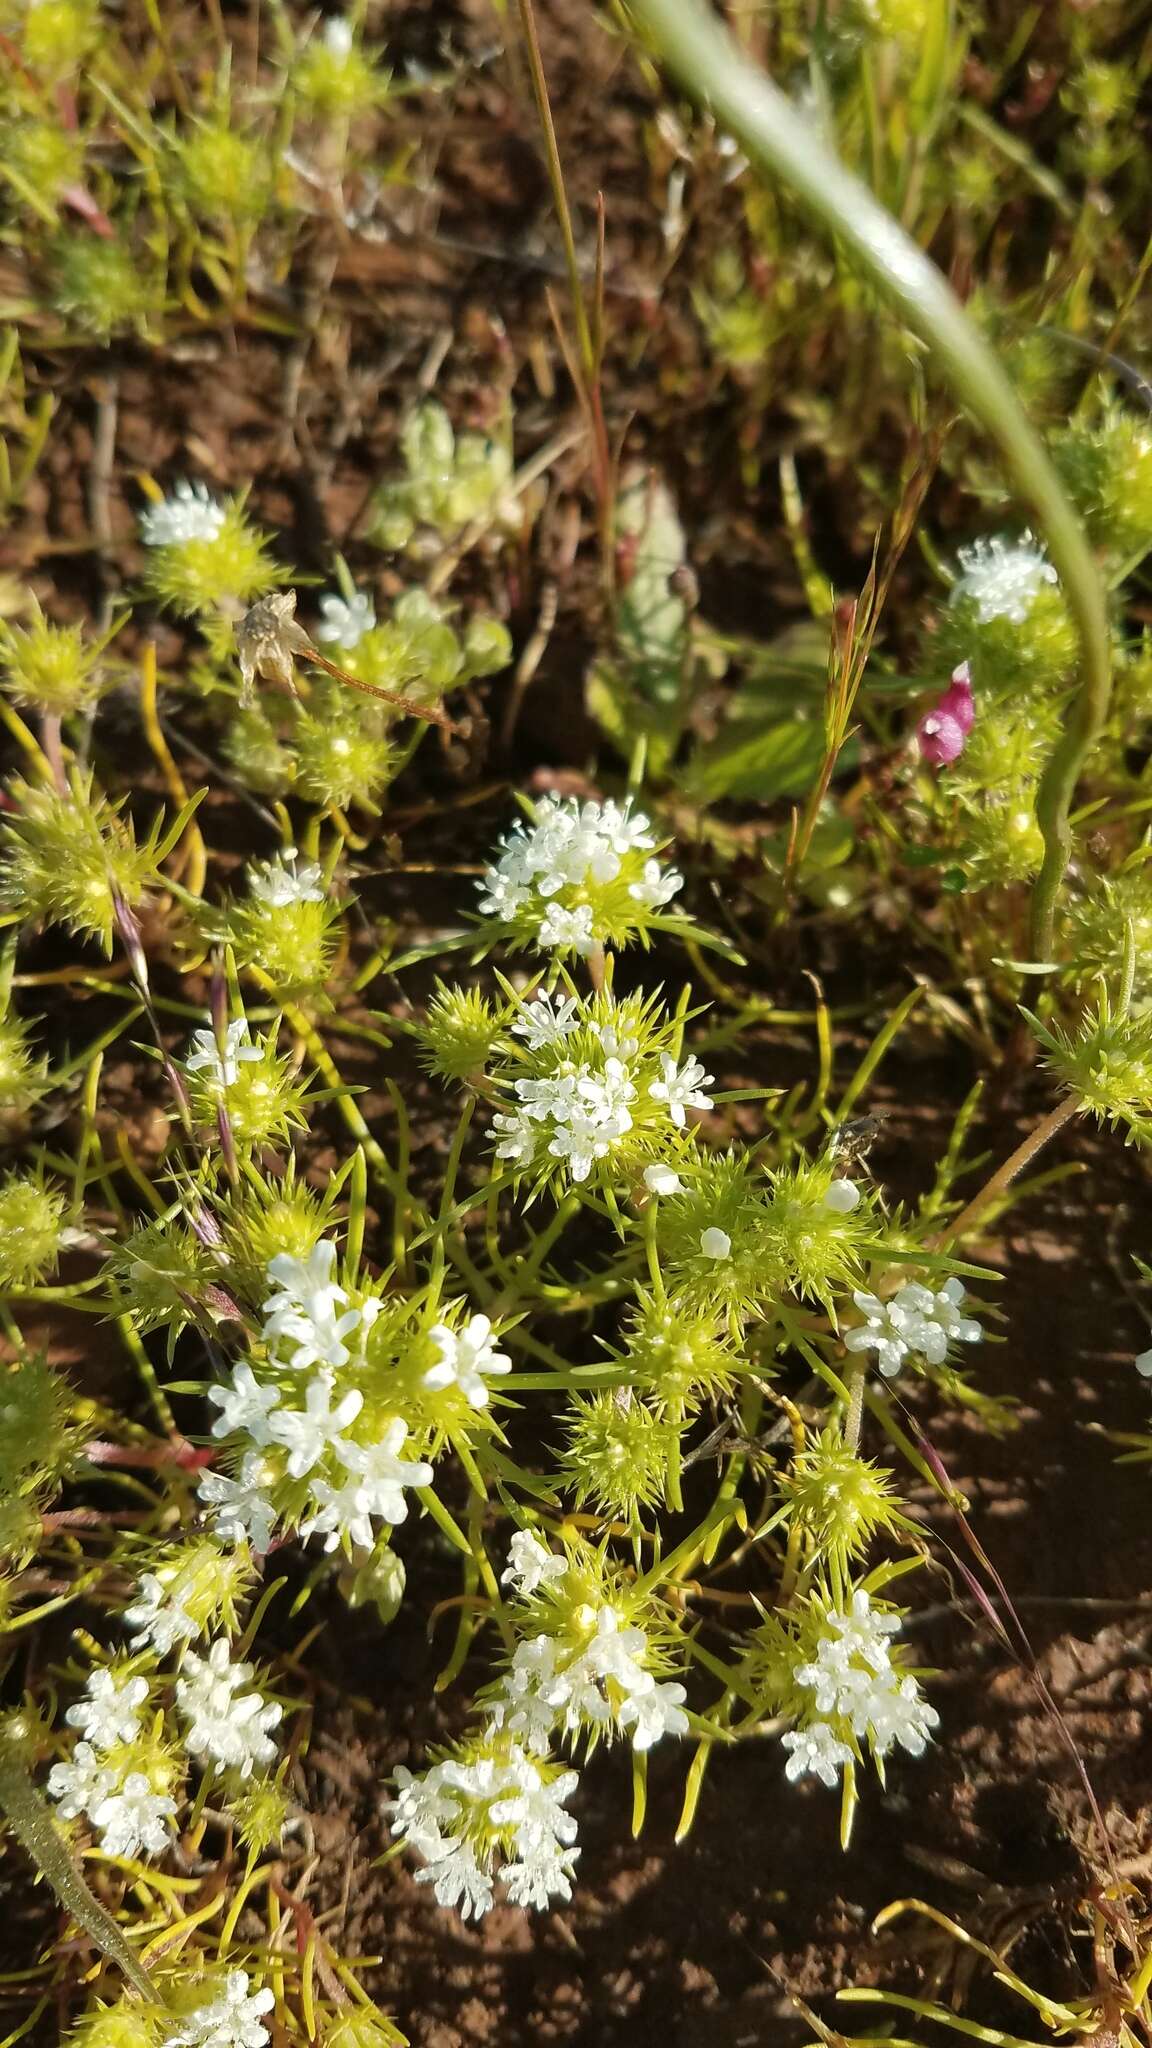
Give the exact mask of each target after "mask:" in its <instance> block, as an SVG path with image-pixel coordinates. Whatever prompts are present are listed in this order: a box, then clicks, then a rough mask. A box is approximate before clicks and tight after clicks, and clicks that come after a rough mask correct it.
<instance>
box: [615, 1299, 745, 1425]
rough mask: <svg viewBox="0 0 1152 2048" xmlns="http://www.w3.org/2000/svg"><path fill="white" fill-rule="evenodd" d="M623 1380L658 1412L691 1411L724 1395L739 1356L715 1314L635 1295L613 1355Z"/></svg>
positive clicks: (679, 1413)
mask: <svg viewBox="0 0 1152 2048" xmlns="http://www.w3.org/2000/svg"><path fill="white" fill-rule="evenodd" d="M612 1356H613V1358H614V1359H616V1360H617V1361H618V1363H619V1364H620V1365H621V1366H622V1367H623V1369H624V1371H625V1373H626V1374H627V1384H628V1385H629V1386H630V1387H632V1388H633V1389H634V1390H635V1391H636V1392H637V1393H639V1394H642V1395H643V1396H644V1397H645V1399H646V1400H648V1401H650V1402H651V1403H652V1406H653V1407H654V1409H655V1410H656V1412H657V1414H662V1413H665V1412H667V1413H669V1414H671V1415H675V1416H679V1417H687V1416H691V1415H694V1414H695V1413H696V1412H697V1410H698V1409H699V1408H700V1406H701V1404H702V1403H703V1402H704V1401H709V1400H716V1399H718V1398H719V1396H720V1395H722V1394H726V1393H728V1392H729V1391H730V1390H731V1388H732V1385H733V1383H734V1381H735V1379H736V1376H737V1374H738V1373H739V1371H740V1368H741V1365H742V1364H743V1362H744V1361H743V1359H742V1356H741V1353H740V1352H739V1351H738V1350H737V1349H736V1347H735V1346H734V1345H733V1343H732V1342H731V1339H730V1338H729V1336H728V1334H727V1332H726V1330H725V1327H724V1325H723V1323H722V1321H721V1318H720V1316H719V1315H717V1314H715V1313H714V1312H712V1311H710V1310H707V1309H705V1310H693V1309H690V1308H689V1307H688V1306H687V1305H686V1304H685V1303H684V1302H683V1301H679V1300H678V1301H677V1302H676V1304H675V1306H674V1307H673V1306H670V1305H669V1303H668V1302H667V1301H664V1300H659V1299H657V1298H656V1297H655V1296H654V1295H652V1294H649V1293H646V1292H645V1291H644V1290H643V1289H642V1288H638V1289H637V1291H636V1298H635V1302H634V1304H633V1307H632V1309H631V1310H630V1312H629V1316H628V1321H627V1323H626V1324H625V1330H624V1343H623V1345H622V1347H621V1349H620V1350H618V1351H614V1352H613V1353H612Z"/></svg>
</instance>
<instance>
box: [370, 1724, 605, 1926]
mask: <svg viewBox="0 0 1152 2048" xmlns="http://www.w3.org/2000/svg"><path fill="white" fill-rule="evenodd" d="M396 1782H397V1785H398V1786H399V1797H398V1798H396V1799H394V1800H392V1801H391V1802H390V1804H389V1809H388V1810H389V1813H390V1815H391V1820H392V1828H393V1831H394V1833H396V1834H397V1835H403V1836H404V1837H406V1839H407V1841H408V1843H409V1845H410V1847H411V1848H413V1849H415V1850H416V1852H417V1854H418V1855H420V1856H422V1857H423V1858H424V1862H425V1866H426V1867H425V1868H424V1869H423V1870H419V1871H417V1873H416V1878H417V1883H419V1884H430V1885H432V1886H434V1888H435V1892H436V1897H437V1899H438V1901H439V1903H440V1904H441V1905H442V1906H459V1908H460V1911H461V1913H462V1915H463V1917H464V1919H466V1920H467V1919H469V1918H472V1917H475V1918H477V1919H478V1918H479V1917H480V1915H481V1914H482V1913H486V1912H487V1911H488V1908H489V1907H490V1906H491V1904H492V1897H493V1878H494V1876H495V1875H497V1874H498V1875H499V1877H500V1880H501V1882H502V1884H503V1885H504V1888H505V1890H506V1892H507V1894H508V1897H509V1899H510V1900H511V1901H512V1903H513V1904H514V1905H519V1906H545V1905H547V1903H548V1901H549V1899H550V1898H561V1899H569V1898H571V1896H572V1877H573V1873H574V1867H575V1863H576V1859H577V1857H578V1855H579V1853H580V1852H579V1850H578V1849H576V1848H574V1847H573V1844H574V1842H575V1840H576V1822H575V1821H574V1820H573V1818H572V1815H571V1814H570V1813H568V1812H567V1811H566V1809H565V1801H566V1800H568V1799H570V1798H571V1796H572V1794H573V1792H574V1791H575V1790H576V1786H577V1783H578V1782H579V1781H578V1778H577V1774H576V1772H575V1771H561V1772H559V1773H551V1774H550V1773H549V1772H548V1771H547V1768H546V1767H545V1766H543V1765H542V1764H541V1763H540V1762H539V1761H538V1760H537V1759H536V1758H535V1757H533V1756H529V1755H528V1754H527V1753H526V1752H525V1751H524V1750H523V1749H521V1748H520V1746H519V1745H518V1744H517V1743H515V1742H513V1743H504V1744H500V1745H499V1746H497V1745H493V1748H492V1750H491V1752H490V1753H489V1754H486V1755H485V1754H481V1755H479V1756H477V1757H475V1758H473V1759H472V1760H471V1761H467V1760H456V1759H454V1758H447V1759H446V1760H445V1761H444V1762H443V1763H438V1764H434V1765H433V1766H432V1768H431V1770H428V1771H425V1772H424V1774H423V1776H422V1777H414V1776H413V1774H412V1773H411V1772H410V1771H407V1770H404V1769H403V1768H401V1769H399V1770H398V1771H397V1773H396ZM498 1855H499V1856H502V1857H503V1862H502V1865H501V1866H500V1868H499V1870H498V1871H497V1869H496V1863H497V1857H498Z"/></svg>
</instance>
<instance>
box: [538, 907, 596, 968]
mask: <svg viewBox="0 0 1152 2048" xmlns="http://www.w3.org/2000/svg"><path fill="white" fill-rule="evenodd" d="M536 937H537V939H538V940H539V942H540V944H541V945H542V946H571V947H572V950H573V951H574V952H576V953H579V954H580V956H581V958H582V959H587V957H588V955H589V954H590V953H592V952H594V951H595V948H596V941H595V939H594V938H593V936H592V905H591V904H590V903H580V904H577V906H576V908H575V910H564V909H562V908H561V906H560V904H559V903H550V904H549V905H548V909H547V912H546V913H545V915H544V916H543V917H542V918H541V920H540V926H539V929H538V931H537V933H536Z"/></svg>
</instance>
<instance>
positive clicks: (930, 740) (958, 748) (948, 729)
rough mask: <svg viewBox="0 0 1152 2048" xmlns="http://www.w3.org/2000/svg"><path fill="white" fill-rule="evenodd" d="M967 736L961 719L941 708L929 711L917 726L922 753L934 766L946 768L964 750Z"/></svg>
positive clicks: (917, 736)
mask: <svg viewBox="0 0 1152 2048" xmlns="http://www.w3.org/2000/svg"><path fill="white" fill-rule="evenodd" d="M967 737H968V735H967V732H966V731H965V729H964V727H963V726H962V725H961V724H960V721H959V719H957V718H953V717H951V716H950V715H949V714H948V712H946V711H941V710H939V709H937V710H935V711H929V712H927V713H926V714H925V716H924V717H923V718H922V719H921V720H920V723H919V725H918V726H917V727H916V738H917V740H918V741H919V743H920V752H921V755H922V756H923V758H924V760H925V761H928V762H930V763H931V765H932V767H933V768H944V767H946V766H947V764H948V762H949V761H955V760H956V759H957V758H958V756H959V755H961V754H962V753H963V752H964V742H965V740H966V739H967Z"/></svg>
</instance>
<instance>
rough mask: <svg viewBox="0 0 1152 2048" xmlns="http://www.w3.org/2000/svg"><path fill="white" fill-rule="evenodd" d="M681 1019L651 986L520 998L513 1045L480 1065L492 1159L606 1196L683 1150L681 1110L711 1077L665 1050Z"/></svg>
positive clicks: (541, 1180) (705, 1104) (696, 1102)
mask: <svg viewBox="0 0 1152 2048" xmlns="http://www.w3.org/2000/svg"><path fill="white" fill-rule="evenodd" d="M681 1029H682V1020H680V1019H679V1018H673V1017H669V1015H668V1014H667V1012H666V1011H665V1010H664V1009H663V1008H662V1006H661V1004H660V1001H659V998H658V997H655V996H650V997H641V996H628V997H626V998H625V999H624V1000H623V1001H622V1002H617V1001H616V1000H615V998H614V997H612V996H611V995H609V994H607V993H601V994H599V995H596V996H593V997H591V998H581V997H579V996H574V995H568V994H565V993H564V992H563V991H558V992H556V993H553V994H549V993H544V994H542V995H538V996H535V997H534V998H533V999H532V1000H531V1001H529V1002H525V1003H522V1004H520V1006H519V1008H518V1010H517V1013H516V1015H515V1017H514V1019H513V1021H512V1022H511V1023H510V1025H509V1036H510V1038H511V1040H512V1041H513V1042H514V1045H515V1050H514V1051H509V1052H506V1053H504V1054H503V1056H502V1057H497V1058H496V1059H495V1060H494V1061H493V1063H492V1065H491V1067H490V1070H489V1078H490V1079H491V1080H492V1081H493V1082H494V1083H495V1085H496V1087H497V1088H498V1089H499V1090H500V1093H501V1098H502V1100H503V1101H504V1102H506V1103H507V1108H506V1109H501V1110H499V1111H498V1112H497V1114H496V1115H495V1117H494V1118H493V1121H492V1133H493V1137H494V1138H495V1140H496V1157H497V1159H498V1160H507V1161H508V1162H509V1163H510V1164H511V1165H512V1166H513V1167H514V1168H515V1170H516V1172H517V1173H519V1174H524V1175H526V1176H529V1177H531V1179H532V1180H533V1182H534V1184H535V1186H537V1187H542V1186H544V1185H547V1184H549V1183H550V1184H552V1185H553V1186H554V1187H557V1188H564V1187H567V1186H569V1185H573V1184H574V1185H576V1186H581V1185H583V1184H584V1183H588V1184H589V1185H591V1186H593V1187H596V1188H599V1189H600V1190H601V1191H602V1192H603V1193H604V1194H605V1196H606V1197H607V1198H608V1199H609V1200H610V1201H614V1200H615V1196H616V1194H617V1193H618V1192H619V1191H620V1190H621V1189H623V1188H627V1187H628V1186H633V1187H636V1188H640V1187H641V1186H642V1185H643V1177H644V1173H645V1170H646V1169H647V1168H648V1167H649V1166H650V1165H652V1164H653V1163H654V1162H655V1163H659V1162H661V1161H668V1160H672V1159H679V1157H680V1156H681V1154H682V1153H684V1152H686V1151H688V1150H690V1149H691V1145H692V1138H691V1133H690V1131H689V1129H688V1117H689V1112H690V1111H702V1110H708V1109H711V1107H712V1097H711V1096H710V1095H708V1094H707V1093H706V1092H705V1090H706V1089H707V1087H708V1085H709V1084H710V1082H711V1080H712V1076H711V1075H710V1074H709V1073H707V1072H706V1071H705V1069H704V1067H703V1066H702V1065H701V1063H700V1061H699V1060H697V1059H694V1058H693V1057H692V1056H691V1055H688V1056H687V1057H680V1056H678V1055H677V1053H676V1052H675V1051H674V1050H673V1047H674V1046H675V1045H676V1044H677V1043H678V1041H679V1038H680V1034H681Z"/></svg>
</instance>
